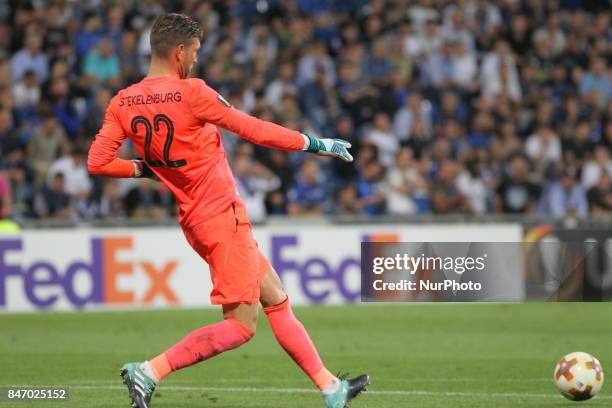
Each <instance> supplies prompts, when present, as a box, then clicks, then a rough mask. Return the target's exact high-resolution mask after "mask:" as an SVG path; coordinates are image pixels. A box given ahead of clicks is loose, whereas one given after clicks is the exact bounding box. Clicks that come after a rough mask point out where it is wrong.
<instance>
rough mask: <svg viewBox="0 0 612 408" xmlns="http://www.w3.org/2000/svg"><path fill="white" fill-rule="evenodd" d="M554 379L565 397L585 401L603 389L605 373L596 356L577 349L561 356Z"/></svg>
mask: <svg viewBox="0 0 612 408" xmlns="http://www.w3.org/2000/svg"><path fill="white" fill-rule="evenodd" d="M554 379H555V384H557V388H558V389H559V392H560V393H561V395H563V396H564V397H565V398H567V399H570V400H572V401H584V400H588V399H590V398H593V397H594V396H595V395H597V393H598V392H599V390H601V386H602V385H603V381H604V373H603V369H602V368H601V364H600V363H599V361H598V360H597V359H596V358H595V357H593V356H592V355H590V354H588V353H582V352H580V351H577V352H575V353H570V354H567V355H565V356H563V357H561V360H559V362H558V363H557V366H556V367H555V374H554Z"/></svg>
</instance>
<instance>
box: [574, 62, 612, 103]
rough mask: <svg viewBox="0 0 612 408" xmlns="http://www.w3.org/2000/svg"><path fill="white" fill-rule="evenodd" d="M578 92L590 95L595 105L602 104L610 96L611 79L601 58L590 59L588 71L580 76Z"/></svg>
mask: <svg viewBox="0 0 612 408" xmlns="http://www.w3.org/2000/svg"><path fill="white" fill-rule="evenodd" d="M579 88H580V94H581V95H590V96H591V97H592V98H593V99H594V100H595V101H596V105H597V106H604V105H605V104H606V103H608V101H609V100H610V99H611V98H612V79H611V78H610V73H609V70H608V68H607V67H606V62H605V60H604V59H603V58H599V57H595V58H593V59H592V60H591V66H590V69H589V71H588V72H586V73H585V74H583V75H582V77H581V78H580V84H579Z"/></svg>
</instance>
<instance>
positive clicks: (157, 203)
mask: <svg viewBox="0 0 612 408" xmlns="http://www.w3.org/2000/svg"><path fill="white" fill-rule="evenodd" d="M124 205H125V210H126V212H127V215H128V217H131V218H136V219H154V220H160V219H164V218H167V217H168V214H167V212H166V210H165V209H164V205H163V202H162V197H161V194H160V193H159V191H158V190H157V189H156V186H155V184H154V182H153V181H152V180H151V179H147V178H141V179H138V184H137V185H136V186H134V187H133V188H132V189H131V190H130V191H128V193H127V195H126V196H125V198H124Z"/></svg>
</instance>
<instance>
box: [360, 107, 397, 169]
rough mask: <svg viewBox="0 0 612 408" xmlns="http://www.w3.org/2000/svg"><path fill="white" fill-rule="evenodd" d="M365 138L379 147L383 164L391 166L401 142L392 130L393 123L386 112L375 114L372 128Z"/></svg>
mask: <svg viewBox="0 0 612 408" xmlns="http://www.w3.org/2000/svg"><path fill="white" fill-rule="evenodd" d="M365 140H367V141H368V142H370V143H372V144H374V145H375V146H376V147H377V148H378V153H379V156H378V157H379V159H380V162H381V163H382V165H383V166H385V167H389V166H391V165H392V164H393V158H394V156H395V153H396V152H397V149H398V148H399V143H398V141H397V139H396V137H395V135H394V134H393V132H391V124H390V123H389V117H388V116H387V114H386V113H383V112H378V113H377V114H376V115H374V122H373V123H372V129H370V130H369V131H368V132H367V133H366V135H365Z"/></svg>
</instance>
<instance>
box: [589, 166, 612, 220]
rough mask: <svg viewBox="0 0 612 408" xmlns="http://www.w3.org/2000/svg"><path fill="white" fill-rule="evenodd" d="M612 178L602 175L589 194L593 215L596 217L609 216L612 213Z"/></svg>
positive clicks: (605, 174) (606, 174)
mask: <svg viewBox="0 0 612 408" xmlns="http://www.w3.org/2000/svg"><path fill="white" fill-rule="evenodd" d="M611 180H612V177H611V176H610V175H609V174H608V173H601V176H600V177H599V180H598V181H597V184H595V185H594V186H593V187H591V188H590V189H589V191H588V192H587V199H588V200H589V207H590V208H591V213H592V214H595V215H602V214H609V213H610V211H612V182H611Z"/></svg>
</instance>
